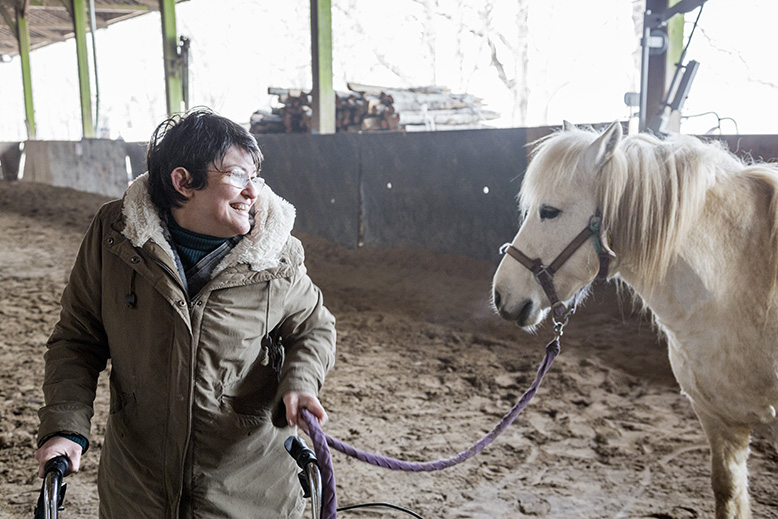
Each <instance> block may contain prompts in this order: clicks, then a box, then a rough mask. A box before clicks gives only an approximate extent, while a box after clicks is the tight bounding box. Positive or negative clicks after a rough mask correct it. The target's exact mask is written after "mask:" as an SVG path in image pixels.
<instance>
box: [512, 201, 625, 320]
mask: <svg viewBox="0 0 778 519" xmlns="http://www.w3.org/2000/svg"><path fill="white" fill-rule="evenodd" d="M592 236H593V237H594V248H595V249H596V250H597V256H598V257H599V258H600V270H599V272H598V273H597V277H596V278H595V279H598V280H600V279H601V280H605V279H606V278H607V276H608V267H609V265H610V260H611V258H612V257H614V256H615V254H614V253H613V251H612V250H611V249H610V248H609V247H608V243H607V238H605V237H604V230H603V229H602V216H601V214H600V210H599V209H598V210H597V213H596V214H594V215H593V216H592V217H591V218H590V219H589V225H588V226H586V228H584V229H583V230H582V231H581V232H580V233H578V236H576V237H575V238H573V241H571V242H570V244H569V245H568V246H567V247H565V249H564V250H563V251H562V252H560V253H559V255H558V256H557V257H556V258H555V259H554V261H552V262H551V264H550V265H548V266H545V265H543V263H542V262H541V260H540V258H535V259H530V257H529V256H527V255H526V254H524V253H523V252H521V251H520V250H519V249H517V248H516V247H514V246H513V245H511V244H510V243H506V244H505V245H503V246H502V247H500V253H501V254H505V253H507V254H509V255H510V256H511V257H512V258H513V259H515V260H516V261H518V262H519V263H521V264H522V265H524V266H525V267H527V269H529V270H530V271H531V272H532V274H533V275H534V276H535V280H536V281H537V282H538V283H539V284H540V286H541V287H543V291H544V292H545V293H546V296H547V297H548V300H549V301H550V302H551V311H552V312H553V314H554V316H555V317H560V318H562V317H565V314H566V313H567V308H566V307H565V304H564V303H563V302H562V301H560V300H559V296H558V295H557V293H556V288H555V287H554V274H556V273H557V271H558V270H559V269H560V268H561V267H562V265H564V263H565V262H566V261H567V260H568V259H570V257H571V256H572V255H573V254H574V253H575V251H577V250H578V249H579V248H580V247H581V245H583V244H584V243H585V242H586V240H588V239H589V237H592Z"/></svg>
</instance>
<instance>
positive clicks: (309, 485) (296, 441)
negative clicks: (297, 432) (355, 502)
mask: <svg viewBox="0 0 778 519" xmlns="http://www.w3.org/2000/svg"><path fill="white" fill-rule="evenodd" d="M284 447H285V448H286V451H287V452H288V453H289V454H290V455H291V456H292V458H294V460H295V462H297V466H298V467H300V468H301V469H302V472H300V474H299V475H298V476H297V477H298V479H299V480H300V484H301V485H302V487H303V494H304V497H310V498H311V513H312V517H313V519H319V518H320V517H321V503H322V501H321V492H322V482H321V472H320V471H319V464H318V463H317V459H316V453H315V452H313V451H312V450H311V449H309V448H308V446H307V445H306V444H305V441H304V440H303V439H302V438H300V437H299V436H290V437H289V438H287V439H286V441H285V442H284Z"/></svg>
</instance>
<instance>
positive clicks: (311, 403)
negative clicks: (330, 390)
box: [284, 391, 328, 434]
mask: <svg viewBox="0 0 778 519" xmlns="http://www.w3.org/2000/svg"><path fill="white" fill-rule="evenodd" d="M284 405H286V421H287V423H288V424H289V427H294V426H295V425H296V426H298V427H300V428H301V429H302V430H303V431H305V433H306V434H307V433H308V425H307V424H306V423H305V421H304V420H303V419H302V417H301V416H300V409H307V410H308V411H309V412H310V413H311V414H312V415H313V416H315V417H316V419H317V420H318V421H319V425H324V424H325V423H327V420H328V418H327V412H326V411H325V410H324V408H323V407H322V406H321V402H319V399H318V398H317V397H316V395H312V394H311V393H304V392H300V391H292V392H290V393H287V394H286V395H284Z"/></svg>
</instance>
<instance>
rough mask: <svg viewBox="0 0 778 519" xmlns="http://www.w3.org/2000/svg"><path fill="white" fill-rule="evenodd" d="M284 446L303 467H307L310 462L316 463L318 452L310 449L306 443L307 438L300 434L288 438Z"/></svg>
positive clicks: (298, 464) (299, 465)
mask: <svg viewBox="0 0 778 519" xmlns="http://www.w3.org/2000/svg"><path fill="white" fill-rule="evenodd" d="M284 447H285V448H286V452H288V453H289V455H290V456H292V458H294V461H295V462H297V466H298V467H300V468H301V469H305V467H307V466H308V464H309V463H316V453H315V452H313V451H312V450H311V449H309V448H308V446H307V445H306V444H305V440H303V439H302V438H300V437H299V436H290V437H289V438H287V439H286V441H285V442H284Z"/></svg>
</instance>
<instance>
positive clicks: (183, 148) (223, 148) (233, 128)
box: [146, 107, 262, 212]
mask: <svg viewBox="0 0 778 519" xmlns="http://www.w3.org/2000/svg"><path fill="white" fill-rule="evenodd" d="M232 146H237V147H239V148H242V149H243V150H245V151H246V152H248V154H249V155H250V156H251V158H252V159H253V161H254V165H255V166H256V169H257V171H259V169H260V166H261V163H262V152H261V151H260V149H259V145H258V144H257V141H256V139H255V138H254V136H253V135H251V134H250V133H249V132H248V130H246V129H245V128H243V127H242V126H241V125H239V124H237V123H235V122H233V121H231V120H229V119H227V118H226V117H222V116H221V115H218V114H216V113H215V112H213V111H212V110H211V109H210V108H205V107H197V108H193V109H192V110H190V111H188V112H186V113H184V114H176V115H173V116H172V117H169V118H168V119H166V120H164V121H163V122H162V123H161V124H160V125H159V126H157V129H156V130H154V133H153V134H152V135H151V139H150V140H149V145H148V149H147V150H146V165H147V167H148V172H149V188H150V189H149V190H150V193H151V201H152V202H154V204H155V205H156V206H157V207H158V208H159V209H160V210H161V211H163V212H165V211H168V210H170V208H171V207H181V206H182V205H183V204H184V203H185V202H186V201H187V200H188V198H187V197H185V196H184V195H182V194H181V193H179V192H178V191H176V189H175V187H173V182H172V180H171V178H170V173H171V172H172V171H173V170H174V169H176V168H178V167H182V168H186V170H187V171H189V173H190V174H191V176H192V180H191V182H190V183H189V186H190V187H192V188H193V189H203V188H205V187H206V186H207V185H208V173H207V172H206V171H205V170H206V169H208V165H209V164H211V163H214V162H217V161H219V160H221V159H223V158H224V155H225V154H226V153H227V151H228V150H229V149H230V148H231V147H232Z"/></svg>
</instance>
